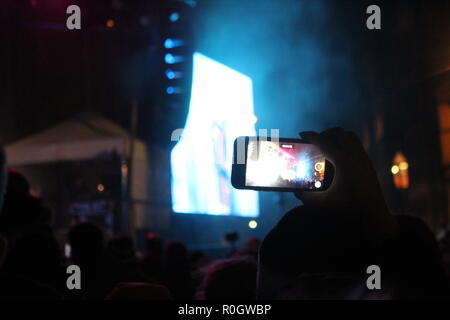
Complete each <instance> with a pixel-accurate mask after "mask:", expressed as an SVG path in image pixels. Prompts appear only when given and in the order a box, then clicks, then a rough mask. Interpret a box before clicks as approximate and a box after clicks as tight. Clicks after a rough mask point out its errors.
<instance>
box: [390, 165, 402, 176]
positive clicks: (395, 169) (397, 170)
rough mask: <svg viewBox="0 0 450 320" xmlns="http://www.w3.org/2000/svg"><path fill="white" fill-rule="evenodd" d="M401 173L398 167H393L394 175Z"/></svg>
mask: <svg viewBox="0 0 450 320" xmlns="http://www.w3.org/2000/svg"><path fill="white" fill-rule="evenodd" d="M399 171H400V168H399V167H398V166H397V165H393V166H392V168H391V172H392V174H397V173H398V172H399Z"/></svg>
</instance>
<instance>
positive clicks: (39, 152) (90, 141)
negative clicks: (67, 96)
mask: <svg viewBox="0 0 450 320" xmlns="http://www.w3.org/2000/svg"><path fill="white" fill-rule="evenodd" d="M131 141H133V140H132V138H131V136H130V134H129V133H128V132H127V131H126V130H125V129H123V128H122V127H120V126H119V125H117V124H116V123H114V122H112V121H110V120H108V119H106V118H104V117H102V116H99V115H96V114H92V113H87V114H83V115H81V116H79V117H76V118H73V119H70V120H67V121H64V122H62V123H60V124H57V125H55V126H53V127H51V128H49V129H46V130H44V131H42V132H39V133H37V134H34V135H32V136H29V137H27V138H25V139H23V140H19V141H17V142H15V143H12V144H10V145H8V146H6V148H5V151H6V156H7V162H8V165H9V166H23V165H30V164H40V163H51V162H64V161H80V160H89V159H94V158H96V157H98V156H99V155H101V154H105V153H108V152H113V151H115V152H116V153H117V154H119V155H120V156H122V157H124V158H128V157H129V155H130V150H131ZM133 150H134V152H133V157H131V159H132V168H133V170H132V177H131V185H130V186H129V187H130V188H131V198H132V200H133V202H138V203H146V202H148V192H147V191H148V189H147V172H148V153H147V147H146V145H145V143H144V142H143V141H141V140H139V139H134V147H133ZM133 211H134V214H133V216H134V219H133V220H134V221H133V225H134V226H135V227H136V228H139V227H141V226H142V225H143V223H144V215H145V206H139V205H138V206H134V210H133Z"/></svg>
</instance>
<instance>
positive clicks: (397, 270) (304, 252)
mask: <svg viewBox="0 0 450 320" xmlns="http://www.w3.org/2000/svg"><path fill="white" fill-rule="evenodd" d="M302 137H303V138H305V139H308V140H310V141H311V142H312V143H315V144H317V145H318V146H319V147H320V148H321V149H322V150H323V151H324V153H325V155H326V157H327V158H328V159H330V161H331V162H332V163H333V164H334V165H335V167H336V169H337V170H336V176H335V178H334V181H333V184H332V186H331V187H330V190H327V191H326V192H322V193H320V194H319V193H298V194H297V196H298V197H299V198H300V199H301V200H302V201H303V203H304V205H303V206H300V207H297V208H294V209H292V210H291V211H289V212H288V213H286V215H285V216H284V217H283V218H282V219H281V220H280V221H279V223H278V224H277V225H276V226H275V227H274V228H273V229H272V230H271V231H270V233H269V234H268V235H267V236H266V237H265V239H264V240H263V241H262V243H260V241H259V240H258V239H254V238H253V239H249V240H248V241H247V242H245V244H244V246H243V247H242V248H238V249H236V250H234V251H233V252H230V253H229V254H228V255H227V256H224V257H223V259H212V258H211V257H209V256H208V255H207V254H206V253H205V252H203V251H192V252H191V251H189V249H188V248H187V247H186V245H185V244H183V243H182V242H179V241H173V240H170V241H165V239H162V238H161V237H160V236H159V235H158V234H155V233H148V234H147V236H146V239H145V250H144V252H143V254H141V255H138V253H137V250H136V247H135V244H134V242H133V239H132V238H131V237H129V236H116V237H113V238H112V239H107V238H106V236H105V233H104V231H103V230H102V229H101V228H100V227H99V226H97V225H95V224H94V223H90V222H83V223H79V224H76V225H74V226H72V227H71V228H70V230H69V232H68V234H67V242H68V244H69V245H70V248H71V254H70V257H65V256H64V254H63V252H64V250H63V249H64V248H62V247H61V246H60V244H59V243H58V241H57V240H56V237H55V235H54V233H53V231H52V228H51V218H52V212H51V211H50V210H49V209H48V208H47V207H46V205H45V203H44V202H43V200H42V199H38V198H36V197H34V196H32V195H31V194H30V184H29V182H28V181H27V179H26V178H25V177H24V176H23V175H22V174H21V173H19V172H18V171H15V170H12V169H9V170H8V171H6V161H5V157H4V154H3V152H1V158H0V160H1V170H2V172H1V175H0V193H1V194H0V202H2V210H1V214H0V234H1V236H0V299H67V300H103V299H108V300H194V299H196V300H211V301H215V300H255V299H420V298H424V299H430V298H436V299H444V298H448V278H449V277H448V275H449V272H450V270H449V268H450V258H449V257H450V232H449V231H448V230H447V229H443V231H442V233H441V235H440V237H439V242H438V241H437V240H436V237H435V236H434V234H433V233H432V232H431V231H430V230H429V229H428V227H427V226H426V225H425V224H424V223H423V222H422V221H421V220H420V219H418V218H414V217H408V216H394V215H391V214H390V213H389V212H388V210H387V208H386V206H385V203H384V199H383V196H382V192H381V190H380V189H379V185H378V180H377V178H376V174H375V173H374V170H373V168H372V167H371V163H370V161H369V160H368V157H367V155H366V154H365V152H364V151H363V149H362V147H361V146H360V143H359V141H357V139H356V138H355V136H354V135H353V134H351V133H349V132H347V131H344V130H342V129H331V130H327V131H325V132H323V133H321V134H318V133H313V132H307V133H303V134H302ZM350 155H351V157H350ZM350 169H351V170H350ZM362 181H363V182H362ZM361 186H364V187H363V188H361ZM71 264H75V265H77V266H79V267H80V269H81V270H82V277H81V290H70V289H68V287H67V285H66V280H67V274H66V267H67V266H68V265H71ZM370 265H376V266H378V267H379V268H380V269H381V270H382V277H383V278H382V279H383V281H382V288H381V289H379V290H369V288H368V287H367V285H366V280H367V276H368V275H367V273H366V271H367V267H368V266H370Z"/></svg>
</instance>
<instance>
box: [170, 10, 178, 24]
mask: <svg viewBox="0 0 450 320" xmlns="http://www.w3.org/2000/svg"><path fill="white" fill-rule="evenodd" d="M178 19H180V14H179V13H178V12H172V13H171V14H170V16H169V20H170V21H171V22H177V21H178Z"/></svg>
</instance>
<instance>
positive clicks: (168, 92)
mask: <svg viewBox="0 0 450 320" xmlns="http://www.w3.org/2000/svg"><path fill="white" fill-rule="evenodd" d="M166 92H167V94H174V93H175V88H174V87H167V88H166Z"/></svg>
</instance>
